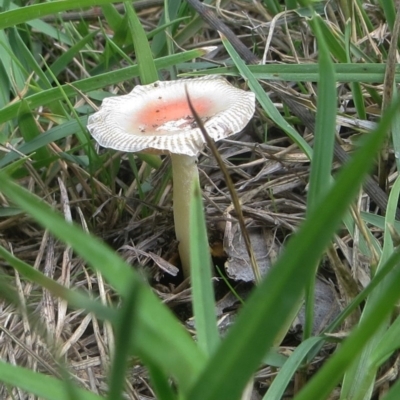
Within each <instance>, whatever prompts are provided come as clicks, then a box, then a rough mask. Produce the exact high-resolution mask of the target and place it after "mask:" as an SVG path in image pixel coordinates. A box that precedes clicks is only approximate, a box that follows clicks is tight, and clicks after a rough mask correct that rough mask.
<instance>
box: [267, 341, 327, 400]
mask: <svg viewBox="0 0 400 400" xmlns="http://www.w3.org/2000/svg"><path fill="white" fill-rule="evenodd" d="M323 341H324V339H323V338H321V337H311V338H308V339H306V340H305V341H304V342H302V343H301V344H300V345H299V346H298V347H296V350H295V351H294V352H293V353H292V354H291V356H290V357H289V358H288V360H287V361H286V362H285V364H284V365H283V367H282V368H281V370H280V371H279V372H278V375H277V376H276V377H275V378H274V380H273V381H272V384H271V386H270V387H269V388H268V391H267V393H266V394H265V396H264V397H263V398H262V400H277V399H281V398H282V397H283V395H284V392H285V390H286V389H287V386H288V385H289V383H290V381H291V380H292V379H293V376H294V374H295V373H296V371H297V369H298V368H299V367H300V365H301V363H302V362H303V360H305V359H306V358H307V355H308V354H309V353H310V351H311V350H312V348H313V347H315V345H316V344H321V342H323Z"/></svg>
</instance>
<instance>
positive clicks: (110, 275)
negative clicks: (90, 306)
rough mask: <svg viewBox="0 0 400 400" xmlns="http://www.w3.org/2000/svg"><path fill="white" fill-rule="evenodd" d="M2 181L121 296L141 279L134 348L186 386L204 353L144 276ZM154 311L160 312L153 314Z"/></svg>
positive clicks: (0, 176) (1, 178)
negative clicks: (146, 282) (144, 280)
mask: <svg viewBox="0 0 400 400" xmlns="http://www.w3.org/2000/svg"><path fill="white" fill-rule="evenodd" d="M0 186H1V190H2V193H3V194H4V195H6V196H8V197H9V198H10V199H11V200H12V201H13V202H14V203H16V204H17V205H18V206H20V207H21V208H23V209H24V210H25V211H26V212H28V213H29V214H30V215H32V216H33V217H34V218H35V219H36V220H37V221H38V222H39V223H40V224H42V225H43V226H44V227H46V228H47V229H48V230H49V231H50V232H52V233H53V234H54V235H55V236H57V237H58V238H59V239H60V240H63V241H64V242H65V243H67V244H69V245H70V246H71V247H72V248H73V249H74V250H75V251H76V253H78V254H79V255H81V256H82V257H83V258H84V259H85V260H86V261H87V262H88V263H89V264H90V265H91V266H92V267H93V268H94V269H95V270H97V271H99V272H100V273H101V274H102V275H103V276H104V277H105V279H106V280H107V281H108V282H109V283H110V284H111V285H112V286H113V287H114V288H115V289H116V290H117V291H118V292H119V294H120V295H121V296H122V297H127V295H128V293H129V291H130V290H131V288H132V286H131V285H132V282H136V283H137V287H138V301H139V302H140V304H141V307H139V308H138V309H137V311H138V315H137V321H138V322H137V326H136V332H135V339H136V343H135V350H137V352H138V355H139V356H140V357H141V358H142V359H144V360H146V359H149V360H151V361H152V362H153V363H156V364H158V365H159V366H160V367H162V368H163V370H164V371H165V373H170V374H172V375H173V376H174V377H175V378H176V379H177V381H178V382H179V384H180V385H181V387H182V389H183V390H185V389H188V387H189V385H190V383H191V382H192V380H193V379H194V377H195V376H197V375H198V374H199V372H200V370H201V369H202V368H203V366H204V363H205V355H204V353H203V352H202V351H200V350H199V348H198V347H197V346H196V345H195V343H194V342H193V340H192V339H191V337H190V336H189V335H188V333H187V332H186V330H185V329H184V328H183V327H182V326H181V325H180V324H179V323H178V322H177V320H176V319H175V318H174V317H173V315H172V314H171V312H170V311H169V310H168V309H167V308H166V307H165V306H164V305H162V304H161V303H160V301H159V300H158V299H157V298H156V296H155V295H154V294H153V293H152V291H151V290H150V288H149V287H148V286H147V285H145V284H144V283H143V282H142V278H141V277H140V276H139V274H138V273H137V272H135V270H134V269H132V267H131V266H129V265H127V264H126V263H125V262H124V261H122V260H121V259H120V258H119V257H118V256H117V255H116V254H115V252H114V251H112V250H110V249H109V248H108V247H107V246H106V245H105V244H103V243H101V242H100V241H99V240H98V239H96V238H94V237H92V236H90V235H88V234H86V233H85V232H83V231H82V230H80V229H78V228H77V227H76V226H74V225H71V224H68V223H67V222H65V221H64V219H63V218H62V217H61V216H60V215H58V214H57V213H56V212H54V211H53V210H52V209H51V207H50V206H48V205H47V204H46V203H44V202H43V201H42V200H41V199H38V198H37V197H35V196H34V195H32V194H31V193H29V192H27V191H26V190H24V189H22V188H21V187H19V186H18V185H16V184H14V183H12V182H11V181H10V179H9V178H8V177H7V176H6V175H5V174H4V173H0ZM155 315H156V316H157V318H154V316H155ZM160 327H162V329H160ZM136 346H137V348H136Z"/></svg>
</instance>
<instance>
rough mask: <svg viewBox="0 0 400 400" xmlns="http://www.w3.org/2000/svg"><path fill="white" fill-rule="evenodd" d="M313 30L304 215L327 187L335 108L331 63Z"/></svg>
mask: <svg viewBox="0 0 400 400" xmlns="http://www.w3.org/2000/svg"><path fill="white" fill-rule="evenodd" d="M316 21H318V19H316ZM315 27H316V30H317V38H318V55H319V57H318V65H319V71H320V78H319V80H318V81H319V83H318V97H317V113H316V117H315V132H314V146H313V157H312V161H311V171H310V180H309V190H308V195H307V212H312V211H313V209H314V207H315V206H316V205H317V204H318V203H319V202H320V199H321V197H322V196H324V195H325V193H326V192H327V190H328V189H329V187H330V185H331V181H332V180H331V170H332V161H333V146H334V141H335V129H336V109H337V101H336V98H337V92H336V76H335V71H334V68H333V62H332V60H331V57H330V54H329V51H328V48H327V46H326V43H325V39H324V37H323V35H322V32H321V31H320V30H319V27H318V22H317V23H316V24H315Z"/></svg>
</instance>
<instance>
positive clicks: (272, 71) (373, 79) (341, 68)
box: [182, 63, 400, 83]
mask: <svg viewBox="0 0 400 400" xmlns="http://www.w3.org/2000/svg"><path fill="white" fill-rule="evenodd" d="M333 67H334V69H335V74H336V79H337V81H338V82H365V83H382V82H383V80H384V77H385V68H386V66H385V65H384V64H372V63H365V64H346V63H342V64H334V65H333ZM247 68H248V69H249V70H250V72H251V73H252V74H253V76H254V77H255V78H256V79H265V80H272V81H276V80H278V81H280V80H282V81H295V82H318V79H319V70H318V64H266V65H248V66H247ZM207 74H221V75H233V76H238V75H240V72H238V69H237V68H235V67H233V66H227V67H217V68H213V69H207V70H199V71H193V72H190V73H188V74H187V75H190V76H197V75H207ZM182 75H184V74H182ZM395 80H396V82H400V68H398V69H397V70H396V76H395Z"/></svg>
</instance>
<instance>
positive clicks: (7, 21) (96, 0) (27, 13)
mask: <svg viewBox="0 0 400 400" xmlns="http://www.w3.org/2000/svg"><path fill="white" fill-rule="evenodd" d="M119 1H120V0H68V1H65V0H59V1H52V2H50V3H44V4H43V3H42V4H34V5H31V6H24V7H21V8H18V9H14V10H9V11H4V12H1V13H0V29H5V28H9V27H11V26H15V25H18V24H22V23H23V22H27V21H30V20H32V19H38V18H41V17H44V16H45V15H50V14H56V13H58V12H62V11H66V10H73V9H74V8H82V7H90V6H100V5H103V4H108V3H118V2H119Z"/></svg>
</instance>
